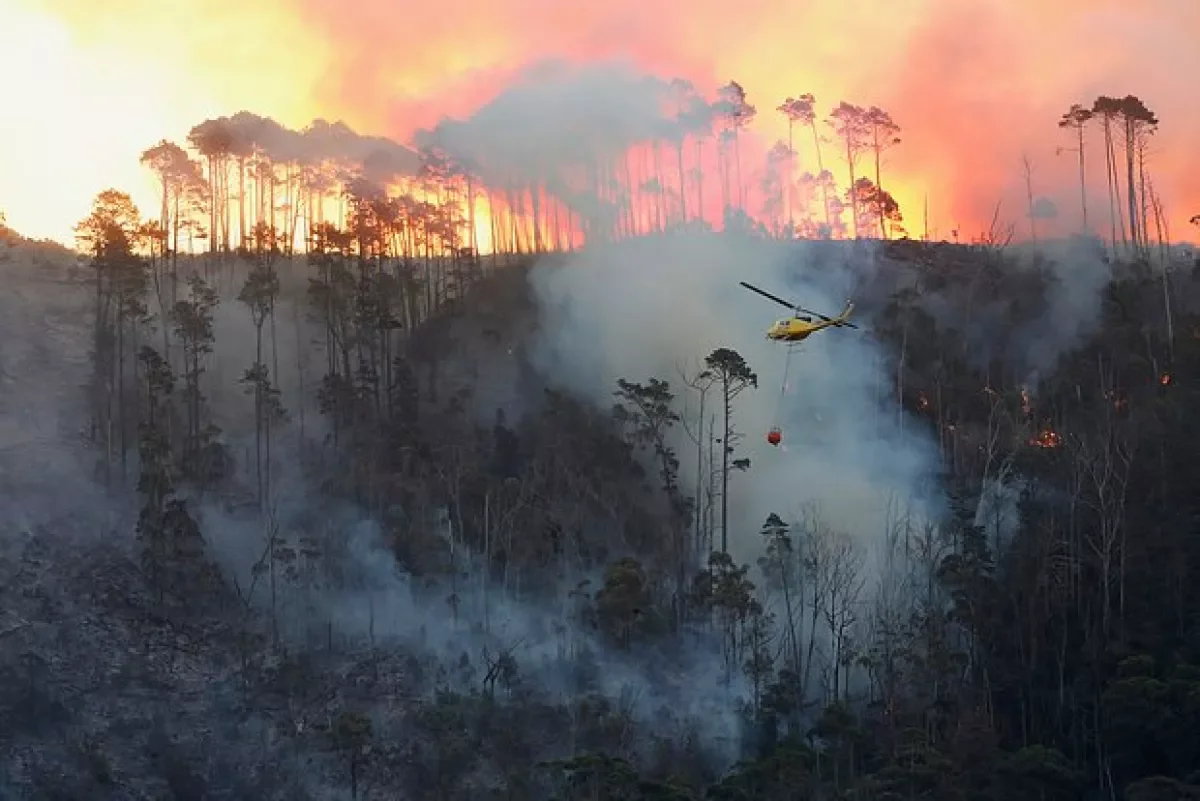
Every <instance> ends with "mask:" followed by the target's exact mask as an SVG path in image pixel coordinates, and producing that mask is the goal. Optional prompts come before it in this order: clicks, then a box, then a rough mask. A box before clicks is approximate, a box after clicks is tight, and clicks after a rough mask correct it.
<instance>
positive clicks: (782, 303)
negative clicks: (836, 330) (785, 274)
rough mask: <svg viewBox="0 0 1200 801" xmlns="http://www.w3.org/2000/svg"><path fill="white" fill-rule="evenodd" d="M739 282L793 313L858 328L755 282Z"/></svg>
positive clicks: (840, 325) (841, 325)
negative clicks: (764, 288)
mask: <svg viewBox="0 0 1200 801" xmlns="http://www.w3.org/2000/svg"><path fill="white" fill-rule="evenodd" d="M738 283H739V284H741V285H742V286H744V287H745V288H746V289H749V290H750V291H751V292H756V293H758V294H759V295H762V296H763V297H764V298H766V299H767V300H773V301H775V302H776V303H778V304H779V305H780V306H783V307H785V308H788V309H791V311H792V313H793V314H797V315H799V314H808V315H812V316H813V317H816V318H817V319H819V320H822V321H824V322H826V323H833V324H834V325H836V326H839V327H845V328H855V329H857V328H858V326H857V325H855V324H854V323H850V322H845V321H843V322H835V320H834V318H833V317H826V316H825V315H824V314H821V313H819V312H815V311H813V310H812V309H806V308H804V307H803V306H796V305H794V304H792V303H788V302H787V301H786V300H784V299H783V298H781V297H779V296H777V295H772V294H771V293H770V292H766V291H764V290H762V289H759V288H758V287H756V286H754V285H753V284H748V283H746V282H745V281H739V282H738Z"/></svg>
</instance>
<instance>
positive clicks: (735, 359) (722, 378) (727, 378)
mask: <svg viewBox="0 0 1200 801" xmlns="http://www.w3.org/2000/svg"><path fill="white" fill-rule="evenodd" d="M704 365H705V367H706V368H707V369H708V371H709V372H710V373H711V374H712V377H713V379H714V381H715V383H716V385H717V386H718V387H719V388H720V391H721V419H722V426H723V432H724V433H723V434H722V437H721V441H720V445H721V552H722V553H728V552H729V476H730V471H731V470H746V469H748V468H749V467H750V460H749V459H734V458H733V454H734V442H735V441H736V440H738V439H740V437H741V435H740V434H738V433H737V431H736V430H735V429H734V427H733V402H734V400H736V399H737V397H738V396H739V395H741V394H742V393H743V392H745V391H746V390H747V389H750V388H751V387H753V388H757V387H758V376H757V375H756V374H755V373H754V371H753V370H751V369H750V366H749V365H748V364H746V360H745V359H744V358H742V355H741V354H740V353H738V352H737V351H735V350H732V349H730V348H717V349H716V350H714V351H713V352H712V353H710V354H709V355H708V356H707V357H706V358H705V359H704Z"/></svg>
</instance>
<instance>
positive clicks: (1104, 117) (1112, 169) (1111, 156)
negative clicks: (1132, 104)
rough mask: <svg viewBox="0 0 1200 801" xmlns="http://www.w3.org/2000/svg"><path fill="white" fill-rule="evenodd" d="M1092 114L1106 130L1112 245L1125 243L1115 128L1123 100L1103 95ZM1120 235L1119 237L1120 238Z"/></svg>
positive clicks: (1103, 129)
mask: <svg viewBox="0 0 1200 801" xmlns="http://www.w3.org/2000/svg"><path fill="white" fill-rule="evenodd" d="M1091 111H1092V116H1093V117H1096V118H1098V119H1099V120H1100V128H1101V130H1102V131H1103V132H1104V161H1105V172H1106V176H1107V180H1108V210H1109V220H1110V225H1111V227H1112V246H1113V250H1114V251H1116V249H1117V247H1118V243H1120V244H1122V245H1123V244H1124V243H1125V216H1124V214H1123V212H1122V211H1121V179H1120V177H1119V176H1118V174H1117V154H1116V145H1115V138H1114V136H1113V133H1114V131H1113V128H1114V125H1115V123H1116V121H1117V120H1118V118H1119V117H1120V115H1121V101H1119V100H1117V99H1116V98H1112V97H1107V96H1105V95H1101V96H1100V97H1097V98H1096V100H1095V102H1094V103H1093V104H1092V109H1091ZM1118 235H1119V238H1118Z"/></svg>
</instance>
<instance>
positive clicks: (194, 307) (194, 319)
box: [171, 275, 218, 479]
mask: <svg viewBox="0 0 1200 801" xmlns="http://www.w3.org/2000/svg"><path fill="white" fill-rule="evenodd" d="M217 303H218V300H217V293H216V291H215V290H214V289H213V288H212V287H210V286H209V285H208V284H207V283H206V282H205V281H204V279H203V278H201V277H200V276H199V275H192V277H191V278H190V279H188V297H187V298H186V299H184V300H180V301H179V302H177V303H176V304H175V308H174V309H173V310H172V312H171V321H172V322H173V323H174V325H175V333H176V335H177V336H178V337H179V341H180V343H181V345H182V347H183V359H184V362H183V363H184V369H183V384H184V389H183V394H184V406H185V409H186V411H187V415H186V417H187V433H186V435H185V437H184V448H183V470H184V473H185V474H186V475H188V476H189V477H192V478H202V479H203V478H206V477H208V476H209V471H210V470H211V468H212V467H213V466H212V465H210V464H207V462H208V460H207V458H206V450H207V448H208V445H209V443H210V441H211V439H212V437H213V436H214V435H215V434H216V429H215V428H214V427H213V426H210V425H205V423H204V414H203V404H204V393H203V392H202V391H201V387H200V377H201V376H202V375H203V374H204V370H205V359H206V357H207V356H208V354H210V353H212V349H213V342H214V341H215V333H214V331H213V312H214V310H215V309H216V307H217Z"/></svg>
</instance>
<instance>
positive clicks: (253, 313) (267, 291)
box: [238, 253, 283, 506]
mask: <svg viewBox="0 0 1200 801" xmlns="http://www.w3.org/2000/svg"><path fill="white" fill-rule="evenodd" d="M278 295H279V276H278V275H276V274H275V270H274V268H273V265H272V262H271V256H270V255H269V254H265V253H262V254H259V255H258V256H257V257H256V260H255V266H254V268H253V269H251V270H250V272H249V274H248V275H247V276H246V283H245V284H244V285H243V286H242V291H241V293H240V294H239V295H238V300H240V301H241V302H242V303H244V304H245V305H246V307H247V308H248V309H249V310H250V320H251V322H252V323H253V324H254V363H253V364H252V365H251V366H250V367H249V368H248V369H247V370H246V373H245V375H244V376H243V377H242V382H243V383H244V384H246V385H247V386H248V391H249V392H251V393H253V395H254V475H255V483H256V486H257V498H258V503H259V505H260V506H261V505H263V504H264V503H265V502H266V501H267V500H268V495H269V492H270V475H271V425H272V423H274V422H277V421H279V420H281V419H282V418H283V407H282V406H281V405H280V403H279V390H277V389H276V388H275V387H274V386H273V385H272V384H271V372H270V370H269V368H268V367H267V365H266V363H265V362H264V361H263V324H264V323H265V322H266V320H267V317H268V315H270V314H271V313H272V312H273V310H274V308H275V298H276V297H277V296H278ZM264 448H265V451H266V459H265V462H264V459H263V451H264Z"/></svg>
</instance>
